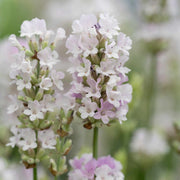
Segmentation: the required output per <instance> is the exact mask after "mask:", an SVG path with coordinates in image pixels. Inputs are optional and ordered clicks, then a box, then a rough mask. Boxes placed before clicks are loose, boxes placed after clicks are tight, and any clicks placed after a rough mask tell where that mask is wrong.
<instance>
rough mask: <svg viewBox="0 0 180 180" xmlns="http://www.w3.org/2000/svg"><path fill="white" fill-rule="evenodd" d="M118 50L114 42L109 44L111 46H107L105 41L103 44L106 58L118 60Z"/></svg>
mask: <svg viewBox="0 0 180 180" xmlns="http://www.w3.org/2000/svg"><path fill="white" fill-rule="evenodd" d="M118 52H119V49H118V47H117V46H116V43H115V41H113V42H111V44H108V42H107V41H106V43H105V54H106V56H107V57H108V58H116V59H117V58H119V55H118Z"/></svg>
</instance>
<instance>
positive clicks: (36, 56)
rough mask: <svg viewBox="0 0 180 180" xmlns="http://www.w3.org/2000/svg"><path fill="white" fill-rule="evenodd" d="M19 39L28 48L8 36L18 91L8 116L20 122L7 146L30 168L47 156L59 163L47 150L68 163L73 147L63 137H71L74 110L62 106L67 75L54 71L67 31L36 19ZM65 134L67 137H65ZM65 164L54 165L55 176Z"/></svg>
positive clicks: (29, 23) (24, 24)
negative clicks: (13, 51) (58, 48)
mask: <svg viewBox="0 0 180 180" xmlns="http://www.w3.org/2000/svg"><path fill="white" fill-rule="evenodd" d="M20 36H21V37H25V38H26V45H25V46H23V45H21V43H20V42H19V41H18V40H17V39H16V36H15V35H11V36H10V37H9V40H10V42H11V43H12V45H13V46H15V47H16V48H18V52H17V54H15V56H14V59H15V61H14V62H13V63H12V65H11V71H10V78H11V79H12V82H11V84H12V85H15V87H16V88H17V94H15V95H10V96H9V97H10V99H11V101H12V103H11V105H10V106H9V107H8V113H9V114H14V115H15V116H16V117H17V119H18V123H17V125H15V126H13V127H12V128H11V132H12V134H13V135H14V136H12V137H11V138H10V142H9V143H8V144H7V145H8V146H11V147H15V146H18V147H19V149H20V152H21V157H22V160H23V163H24V164H25V166H26V167H27V168H31V167H34V165H36V163H37V162H39V161H41V158H43V157H44V156H48V157H49V159H50V162H51V164H52V163H53V164H55V163H56V160H53V159H52V157H51V155H50V154H46V151H45V150H46V149H49V150H55V151H58V153H59V154H61V155H62V156H63V157H62V158H63V162H64V164H65V157H64V155H65V152H68V151H69V149H70V147H71V140H66V141H65V140H63V142H61V138H60V137H62V138H64V136H66V135H68V133H69V131H70V127H69V126H70V123H71V121H72V118H71V114H72V113H73V111H72V110H69V109H68V111H66V113H67V114H65V112H64V110H63V109H62V108H61V107H60V106H59V104H60V102H58V101H60V99H59V97H60V95H61V91H62V90H63V89H64V88H63V82H62V79H63V78H64V73H62V72H60V71H59V72H58V71H56V70H55V65H56V64H57V63H58V62H59V61H60V60H59V59H58V54H57V52H56V51H55V50H54V49H55V47H56V44H57V42H58V41H59V40H62V39H64V38H65V36H66V35H65V31H64V29H62V28H59V29H57V32H56V33H54V32H53V31H51V30H47V29H46V23H45V21H44V20H41V19H38V18H35V19H32V20H31V21H24V22H23V24H22V25H21V31H20ZM57 97H58V98H57ZM60 108H61V109H60ZM66 115H67V116H66ZM66 118H67V119H66ZM62 119H63V122H62ZM64 124H65V125H64ZM62 132H63V133H64V132H66V134H65V133H64V134H65V135H64V134H63V136H62ZM63 143H64V144H63ZM60 147H61V148H63V150H62V149H60ZM59 151H60V152H59ZM32 152H33V153H32ZM47 153H48V151H47ZM51 154H52V153H51ZM58 158H61V157H60V156H59V157H58ZM64 164H61V167H57V166H56V167H57V168H58V169H56V168H54V167H53V166H52V165H51V167H52V168H54V169H53V170H52V172H53V173H54V174H53V175H55V176H56V175H59V174H60V173H63V172H64V171H65V168H66V166H65V165H64Z"/></svg>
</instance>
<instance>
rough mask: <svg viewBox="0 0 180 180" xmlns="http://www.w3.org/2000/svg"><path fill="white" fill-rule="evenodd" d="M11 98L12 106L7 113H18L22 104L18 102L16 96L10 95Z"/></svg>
mask: <svg viewBox="0 0 180 180" xmlns="http://www.w3.org/2000/svg"><path fill="white" fill-rule="evenodd" d="M9 98H10V99H11V105H10V106H9V107H8V109H7V113H8V114H12V113H14V112H16V111H17V110H18V109H19V108H20V106H21V105H22V104H21V103H20V102H19V101H17V96H16V95H9Z"/></svg>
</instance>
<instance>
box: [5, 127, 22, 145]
mask: <svg viewBox="0 0 180 180" xmlns="http://www.w3.org/2000/svg"><path fill="white" fill-rule="evenodd" d="M21 131H22V130H21V129H19V128H17V127H16V126H12V127H11V132H12V133H13V135H14V136H12V137H10V138H9V140H10V142H9V143H8V144H6V146H11V147H12V148H14V147H15V145H17V144H18V143H19V141H20V139H21Z"/></svg>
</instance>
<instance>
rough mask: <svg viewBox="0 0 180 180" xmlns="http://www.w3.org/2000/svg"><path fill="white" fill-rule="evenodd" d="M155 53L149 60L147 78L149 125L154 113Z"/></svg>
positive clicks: (147, 114) (147, 119)
mask: <svg viewBox="0 0 180 180" xmlns="http://www.w3.org/2000/svg"><path fill="white" fill-rule="evenodd" d="M156 58H157V57H156V54H153V55H152V58H151V62H150V72H149V76H148V80H147V82H146V83H147V86H146V88H147V91H146V93H147V99H146V108H147V109H146V112H147V113H146V122H147V123H148V126H150V122H151V119H152V117H153V115H154V110H155V108H154V106H155V94H156V78H157V59H156Z"/></svg>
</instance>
